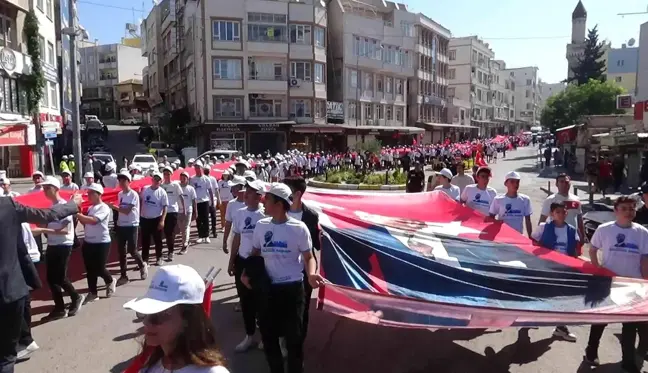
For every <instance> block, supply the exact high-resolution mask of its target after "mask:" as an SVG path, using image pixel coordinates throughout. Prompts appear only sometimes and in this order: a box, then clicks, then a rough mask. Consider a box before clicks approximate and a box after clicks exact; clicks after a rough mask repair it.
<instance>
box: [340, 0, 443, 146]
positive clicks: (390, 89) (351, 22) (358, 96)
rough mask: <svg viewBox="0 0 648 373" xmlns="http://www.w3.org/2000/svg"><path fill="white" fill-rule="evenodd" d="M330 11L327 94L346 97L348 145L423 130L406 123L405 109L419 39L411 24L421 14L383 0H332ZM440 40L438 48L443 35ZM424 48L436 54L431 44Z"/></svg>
mask: <svg viewBox="0 0 648 373" xmlns="http://www.w3.org/2000/svg"><path fill="white" fill-rule="evenodd" d="M329 12H330V17H329V32H328V36H329V45H328V47H329V56H330V61H331V63H330V65H329V69H328V94H329V99H330V100H332V101H336V102H343V103H344V107H345V111H346V124H347V127H348V128H350V130H351V131H350V132H349V133H347V138H346V143H347V145H348V146H351V147H352V146H354V145H355V144H356V143H357V142H362V141H364V142H366V141H369V140H372V139H378V140H380V141H381V142H382V144H383V145H391V144H395V143H398V142H408V143H410V144H411V140H412V139H411V136H418V135H419V134H422V133H423V132H424V129H422V128H417V127H408V126H407V114H406V112H407V104H408V101H407V100H408V94H407V92H409V91H410V90H409V89H408V79H409V78H413V77H414V76H415V68H414V66H415V60H416V56H417V40H419V39H417V37H416V32H417V28H416V26H415V25H416V24H417V22H420V20H421V18H420V17H419V15H418V14H416V13H412V12H409V11H408V10H407V7H406V6H405V5H404V4H399V3H393V2H390V1H382V0H371V1H365V2H360V1H354V0H340V1H334V2H331V3H330V4H329ZM441 30H442V29H441ZM425 35H426V36H424V39H420V40H421V42H422V44H421V45H420V46H421V49H424V48H430V47H431V43H432V41H431V40H430V39H429V34H427V33H426V34H425ZM424 43H428V46H425V44H424ZM438 45H439V49H440V48H442V45H443V43H442V39H441V41H439V44H438ZM430 49H431V48H430ZM426 54H430V55H435V56H436V57H438V53H437V52H435V53H432V51H431V50H429V51H427V52H424V55H426ZM427 57H430V56H427ZM425 61H426V65H423V68H424V69H427V70H428V71H430V70H431V66H429V65H430V63H431V60H430V59H429V58H427V59H425ZM439 64H440V62H439ZM421 73H423V72H421ZM428 78H429V76H428ZM427 81H428V82H430V81H434V79H433V78H432V79H428V80H427ZM435 89H436V88H435ZM417 99H418V95H417ZM421 99H422V100H423V97H421ZM436 103H437V104H439V103H440V102H436ZM438 106H440V105H437V107H438Z"/></svg>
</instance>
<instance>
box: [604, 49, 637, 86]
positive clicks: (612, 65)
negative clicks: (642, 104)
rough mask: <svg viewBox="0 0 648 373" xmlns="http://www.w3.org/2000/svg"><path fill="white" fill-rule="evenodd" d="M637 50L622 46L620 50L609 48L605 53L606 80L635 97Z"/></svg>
mask: <svg viewBox="0 0 648 373" xmlns="http://www.w3.org/2000/svg"><path fill="white" fill-rule="evenodd" d="M638 62H639V48H638V47H636V48H631V47H628V46H626V45H625V44H623V45H622V46H621V48H610V49H608V51H607V71H606V74H607V79H608V81H611V82H615V83H616V84H618V85H620V86H621V87H623V88H624V89H625V90H626V92H628V93H630V94H631V95H633V96H635V95H636V89H637V66H638Z"/></svg>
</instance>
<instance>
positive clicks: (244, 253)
mask: <svg viewBox="0 0 648 373" xmlns="http://www.w3.org/2000/svg"><path fill="white" fill-rule="evenodd" d="M265 217H266V216H265V214H264V209H263V206H262V205H259V207H258V208H257V209H256V210H250V209H248V208H247V207H244V208H242V209H239V210H237V211H235V212H234V220H233V221H232V231H233V232H234V233H236V234H238V235H240V236H241V240H240V244H239V249H238V254H239V255H240V256H241V257H242V258H247V257H248V256H250V254H251V253H252V250H253V249H254V245H253V244H252V236H253V234H254V228H256V223H257V222H258V221H259V220H261V219H263V218H265Z"/></svg>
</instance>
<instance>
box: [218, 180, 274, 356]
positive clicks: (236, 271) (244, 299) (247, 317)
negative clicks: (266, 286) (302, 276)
mask: <svg viewBox="0 0 648 373" xmlns="http://www.w3.org/2000/svg"><path fill="white" fill-rule="evenodd" d="M264 188H265V186H264V183H263V182H262V181H259V180H255V181H248V182H247V185H246V187H245V207H243V208H241V209H239V210H237V211H235V212H234V213H233V220H232V232H233V233H234V237H233V238H232V251H231V253H230V260H229V266H228V268H227V272H228V273H229V275H230V276H234V281H235V283H236V292H237V293H238V296H239V299H240V308H241V313H242V315H243V325H244V326H245V338H244V339H243V341H242V342H241V343H239V344H238V345H237V346H236V351H237V352H243V351H247V350H248V349H249V348H250V347H252V346H253V345H255V344H256V342H255V341H254V332H255V331H256V318H257V313H258V308H257V305H256V300H255V294H254V293H253V292H252V291H251V290H250V289H248V288H247V287H245V285H243V283H242V282H241V275H242V274H243V271H244V270H245V265H246V262H247V259H248V257H249V256H250V254H252V250H253V249H254V245H253V244H252V235H253V233H254V228H255V227H256V223H257V221H259V220H261V219H263V218H265V214H264V209H263V206H262V205H261V203H260V202H261V196H262V195H263V193H264Z"/></svg>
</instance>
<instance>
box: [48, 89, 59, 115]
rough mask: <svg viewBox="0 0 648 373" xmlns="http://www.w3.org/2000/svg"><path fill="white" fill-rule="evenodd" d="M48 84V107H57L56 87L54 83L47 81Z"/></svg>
mask: <svg viewBox="0 0 648 373" xmlns="http://www.w3.org/2000/svg"><path fill="white" fill-rule="evenodd" d="M48 85H49V95H50V107H51V108H52V109H58V89H56V83H54V82H48Z"/></svg>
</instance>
